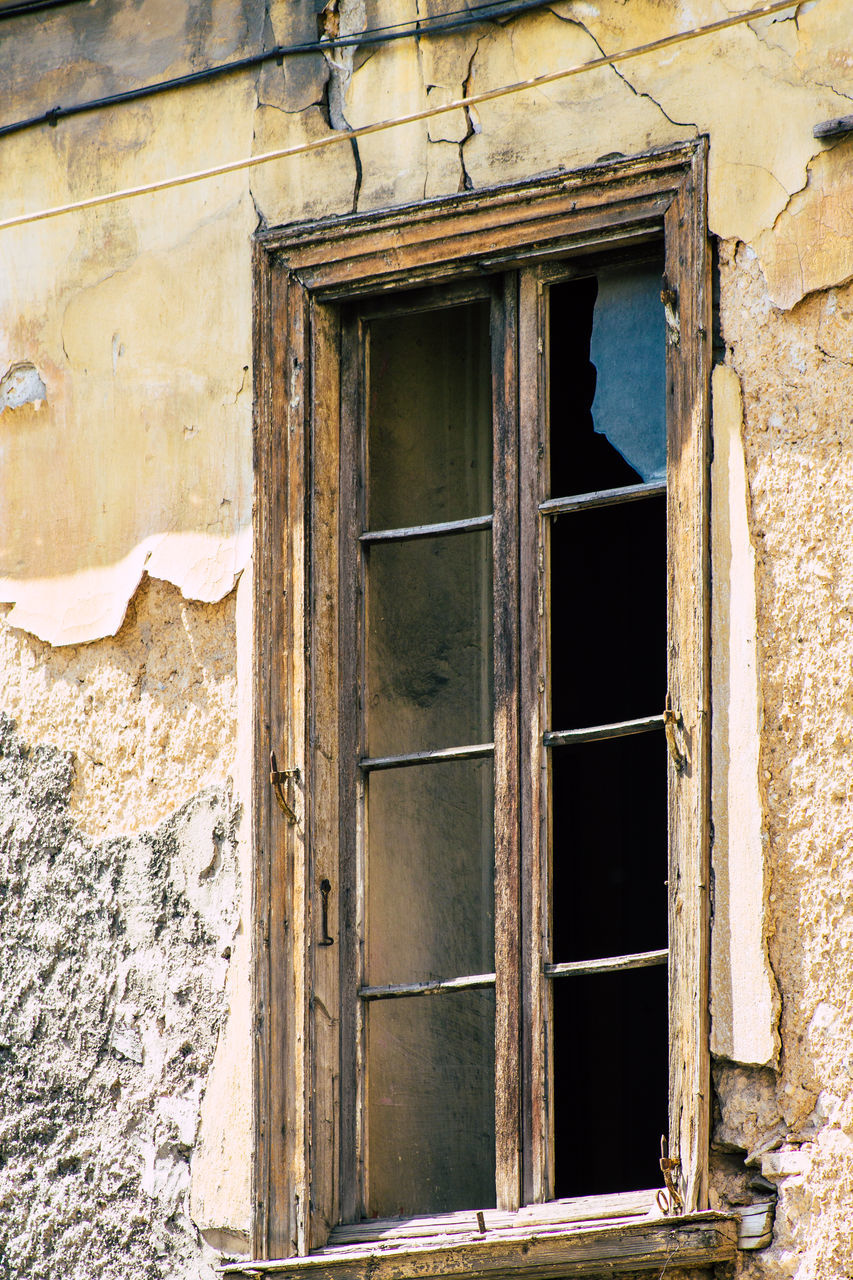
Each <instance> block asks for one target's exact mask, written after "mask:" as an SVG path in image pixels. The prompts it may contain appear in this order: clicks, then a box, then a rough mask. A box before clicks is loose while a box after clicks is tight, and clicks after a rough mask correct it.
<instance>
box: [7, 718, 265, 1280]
mask: <svg viewBox="0 0 853 1280" xmlns="http://www.w3.org/2000/svg"><path fill="white" fill-rule="evenodd" d="M73 774H74V759H73V756H72V753H71V752H69V751H60V750H57V749H56V748H53V747H48V746H38V747H33V746H31V745H30V744H28V743H27V742H26V741H25V739H23V738H22V737H21V736H20V735H19V734H18V733H17V732H16V731H15V729H14V725H13V723H12V721H11V720H10V719H8V718H7V717H5V716H4V717H2V718H1V719H0V813H1V814H2V818H0V897H2V901H3V978H2V981H3V1001H2V1014H0V1061H2V1075H3V1108H2V1120H0V1152H2V1160H0V1166H2V1167H0V1206H2V1208H0V1274H2V1275H3V1276H4V1280H12V1277H20V1276H28V1277H32V1280H41V1278H44V1280H47V1277H54V1276H57V1275H62V1276H67V1277H69V1278H73V1280H78V1278H79V1280H83V1277H89V1276H92V1275H98V1276H103V1277H104V1278H105V1280H106V1278H107V1277H116V1280H119V1278H121V1280H124V1278H125V1277H127V1276H129V1275H130V1274H134V1275H137V1276H140V1277H142V1276H147V1277H152V1280H153V1277H159V1276H174V1275H181V1276H192V1277H199V1280H201V1277H210V1278H211V1280H212V1277H213V1276H214V1274H215V1272H214V1271H213V1270H212V1267H211V1265H210V1264H211V1263H212V1262H214V1261H215V1260H216V1258H217V1255H216V1254H215V1253H214V1251H213V1250H212V1249H210V1248H209V1247H208V1246H206V1245H205V1244H204V1242H203V1240H202V1239H201V1237H200V1236H199V1233H198V1230H197V1228H196V1226H195V1225H194V1223H193V1222H192V1220H191V1219H190V1217H189V1203H188V1198H189V1184H190V1162H191V1159H192V1155H193V1148H194V1145H195V1143H196V1137H197V1133H198V1127H199V1107H200V1103H201V1099H202V1095H203V1092H204V1086H205V1080H206V1078H207V1074H208V1071H209V1069H210V1064H211V1060H212V1058H213V1054H214V1050H215V1047H216V1042H217V1037H218V1036H219V1035H220V1034H221V1031H220V1028H221V1027H222V1025H223V1022H224V1020H225V1018H226V1016H227V1009H226V1006H225V1003H224V1001H223V978H224V975H225V972H226V971H227V969H228V964H229V958H230V956H231V950H232V947H233V945H234V941H235V933H236V930H237V927H238V923H239V892H240V890H239V882H238V870H237V858H236V831H237V824H238V820H239V811H238V806H237V805H236V802H235V800H234V797H233V795H232V794H231V792H230V790H229V789H228V788H227V787H209V788H207V789H205V790H202V791H199V792H198V793H197V794H196V795H195V796H193V797H192V798H191V799H189V800H187V801H186V802H185V803H184V804H183V805H181V806H180V808H178V809H177V810H176V812H175V813H174V814H173V815H172V816H171V817H170V818H168V819H166V820H165V821H164V822H162V823H160V824H159V825H157V826H155V827H153V828H152V829H151V830H148V831H142V832H140V833H139V834H138V835H134V836H127V835H125V836H115V837H111V838H107V839H105V840H101V841H98V842H95V841H93V840H91V839H90V838H89V837H87V836H85V835H84V834H83V833H82V831H81V830H80V828H79V827H78V826H77V824H76V823H75V821H74V819H73V817H72V815H71V812H70V809H69V796H70V793H71V789H72V786H73Z"/></svg>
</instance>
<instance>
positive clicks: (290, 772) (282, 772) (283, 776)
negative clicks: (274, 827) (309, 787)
mask: <svg viewBox="0 0 853 1280" xmlns="http://www.w3.org/2000/svg"><path fill="white" fill-rule="evenodd" d="M298 777H299V770H298V769H279V768H278V766H277V764H276V760H275V752H274V751H271V752H270V784H271V785H272V789H273V793H274V795H275V798H276V800H277V801H278V807H279V808H280V809H281V811H282V813H283V814H284V815H285V817H286V818H287V820H288V822H297V821H298V819H297V817H296V813H295V811H294V810H293V809H292V808H291V806H290V805H289V804H288V802H287V799H286V797H285V795H284V792H283V791H282V784H284V785H285V786H286V785H287V783H288V782H289V780H290V779H291V778H298Z"/></svg>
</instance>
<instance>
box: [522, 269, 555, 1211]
mask: <svg viewBox="0 0 853 1280" xmlns="http://www.w3.org/2000/svg"><path fill="white" fill-rule="evenodd" d="M545 324H546V308H545V304H544V295H543V290H542V285H541V280H540V278H539V272H538V271H537V270H536V269H535V268H534V269H532V270H523V271H522V272H521V273H520V280H519V335H518V340H519V361H518V383H519V390H518V395H519V420H520V421H519V427H520V440H521V443H520V462H519V468H520V486H519V490H520V506H521V512H520V525H519V534H520V540H521V550H520V558H521V570H520V579H519V591H520V613H521V636H520V680H519V694H520V698H521V716H520V724H521V729H520V749H521V761H522V763H521V772H520V778H519V785H520V788H521V850H522V853H521V856H522V890H521V892H522V898H521V910H522V927H523V936H522V976H523V991H524V1004H523V1014H522V1080H523V1099H522V1108H523V1109H522V1132H523V1139H524V1171H523V1173H524V1176H523V1200H524V1201H525V1202H527V1203H530V1202H531V1201H533V1202H537V1201H542V1200H547V1199H548V1198H549V1197H550V1196H551V1195H553V1188H554V1175H553V1141H552V1128H553V1123H552V1118H551V1114H550V1108H549V1106H548V1099H549V1098H550V1097H552V1096H553V1091H552V1090H551V1089H550V1088H549V1086H548V1080H549V1065H548V1025H549V1016H548V1005H549V999H550V986H549V984H548V982H547V981H546V979H545V976H544V973H543V960H545V959H546V958H548V957H550V954H551V953H550V948H549V944H548V911H547V906H546V904H547V901H548V898H547V860H548V821H547V816H548V806H547V799H548V797H547V777H546V775H545V774H544V773H543V769H544V768H547V758H546V755H545V753H544V752H543V750H542V735H543V731H544V729H545V726H546V724H547V719H546V715H547V696H546V688H547V686H546V680H545V635H544V595H543V593H544V590H545V579H544V560H543V554H544V553H543V548H542V545H541V536H542V533H541V528H540V526H541V525H542V521H541V520H540V518H539V506H540V503H541V502H542V501H543V499H544V496H545V492H546V480H545V475H546V471H545V468H546V465H547V464H546V457H545V450H546V448H547V422H546V416H547V405H548V386H547V360H546V358H545V344H544V340H543V338H544V334H545V332H546V329H545Z"/></svg>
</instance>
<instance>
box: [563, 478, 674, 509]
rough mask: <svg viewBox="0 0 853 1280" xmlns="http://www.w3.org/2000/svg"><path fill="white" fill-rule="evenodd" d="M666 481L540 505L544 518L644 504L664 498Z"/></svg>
mask: <svg viewBox="0 0 853 1280" xmlns="http://www.w3.org/2000/svg"><path fill="white" fill-rule="evenodd" d="M665 493H666V481H665V480H664V481H663V483H661V484H626V485H623V486H622V487H621V488H619V489H600V490H599V491H598V492H597V493H578V494H574V495H573V496H572V497H569V498H548V499H546V501H544V502H540V503H539V510H540V511H541V512H542V514H543V516H561V515H567V514H568V513H569V512H571V511H589V510H591V509H592V508H593V507H616V506H620V505H621V504H622V503H623V502H642V500H643V499H644V498H662V497H663V496H664V494H665Z"/></svg>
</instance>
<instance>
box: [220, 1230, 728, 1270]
mask: <svg viewBox="0 0 853 1280" xmlns="http://www.w3.org/2000/svg"><path fill="white" fill-rule="evenodd" d="M736 1254H737V1225H736V1223H735V1222H734V1220H733V1219H731V1218H728V1217H725V1216H724V1215H722V1214H697V1215H694V1216H692V1217H687V1218H679V1219H658V1220H656V1221H644V1222H627V1223H618V1224H609V1225H602V1226H597V1227H575V1228H566V1229H565V1230H557V1231H547V1230H542V1231H539V1232H533V1233H531V1234H530V1235H528V1236H527V1237H526V1238H520V1237H519V1235H518V1233H515V1232H507V1233H503V1232H494V1233H489V1232H487V1233H486V1235H485V1236H483V1235H482V1234H479V1235H478V1236H477V1237H472V1238H470V1239H468V1240H465V1241H464V1242H462V1241H459V1242H441V1243H438V1244H422V1245H420V1246H418V1245H414V1244H410V1245H409V1246H408V1247H405V1248H402V1249H401V1248H399V1247H393V1248H382V1247H381V1246H378V1245H375V1244H374V1245H368V1246H351V1247H349V1248H342V1249H340V1250H328V1251H326V1252H324V1253H322V1254H315V1255H314V1256H313V1257H311V1258H298V1259H297V1258H294V1259H290V1260H286V1261H283V1262H280V1263H274V1262H272V1263H270V1262H267V1263H264V1262H261V1263H249V1264H242V1265H241V1264H234V1265H228V1266H226V1267H225V1268H224V1274H225V1275H229V1276H233V1277H249V1276H251V1275H252V1274H254V1275H256V1276H257V1275H263V1276H269V1277H281V1280H284V1277H305V1280H307V1278H308V1277H309V1276H310V1277H312V1280H413V1278H417V1280H427V1277H432V1276H435V1277H441V1276H457V1275H460V1276H461V1275H464V1276H466V1277H472V1280H500V1278H501V1277H507V1276H516V1277H519V1278H520V1280H521V1278H524V1280H560V1278H561V1277H573V1276H577V1277H580V1276H599V1275H604V1276H611V1275H619V1274H622V1273H625V1272H629V1273H630V1272H633V1273H637V1272H643V1271H651V1272H654V1271H657V1272H658V1274H661V1273H662V1270H663V1269H670V1270H672V1271H675V1270H677V1269H678V1268H681V1267H690V1266H710V1265H712V1264H714V1263H724V1262H733V1261H734V1259H735V1257H736Z"/></svg>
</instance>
